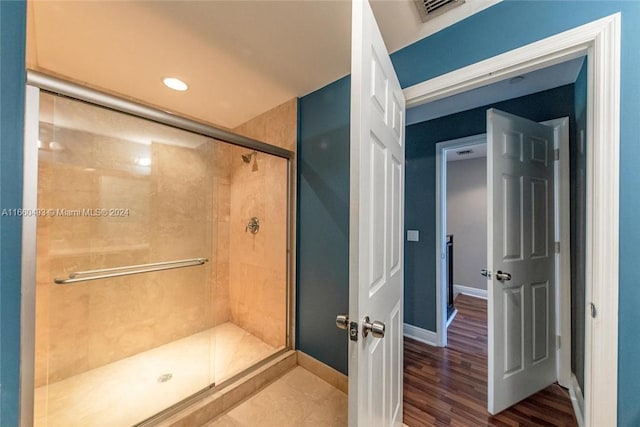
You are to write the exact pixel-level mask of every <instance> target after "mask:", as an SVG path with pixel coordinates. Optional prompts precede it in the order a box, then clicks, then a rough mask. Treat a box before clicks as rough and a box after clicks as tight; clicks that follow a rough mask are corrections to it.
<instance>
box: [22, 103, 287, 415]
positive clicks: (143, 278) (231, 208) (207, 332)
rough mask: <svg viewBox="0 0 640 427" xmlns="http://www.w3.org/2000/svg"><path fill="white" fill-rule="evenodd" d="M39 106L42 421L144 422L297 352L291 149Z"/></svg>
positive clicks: (100, 111) (38, 378) (98, 110)
mask: <svg viewBox="0 0 640 427" xmlns="http://www.w3.org/2000/svg"><path fill="white" fill-rule="evenodd" d="M38 110H39V111H38V127H39V129H38V150H37V151H38V158H37V212H38V213H39V214H38V216H37V218H36V220H35V235H36V240H35V241H36V243H35V255H36V263H35V264H36V271H35V277H36V280H35V294H36V298H35V361H34V383H35V384H34V411H33V415H34V424H35V425H36V426H88V425H90V426H130V425H135V424H138V423H141V422H144V421H145V420H148V419H149V418H151V417H154V416H156V414H158V413H161V412H163V411H165V410H166V409H167V408H170V407H172V406H173V405H176V404H177V403H179V402H182V401H184V400H185V399H189V398H191V397H193V396H194V395H198V394H199V393H206V392H207V390H211V389H214V388H215V387H216V386H218V385H220V384H222V383H224V382H225V381H228V380H229V379H231V378H234V377H236V376H238V375H239V374H242V373H246V372H248V371H250V370H251V369H252V368H253V367H255V366H256V365H257V364H259V363H261V362H262V361H264V360H266V359H268V358H270V357H273V356H274V355H277V354H279V353H281V352H283V351H284V350H286V349H288V348H289V343H288V336H289V334H288V333H287V331H288V315H287V313H288V311H289V304H288V298H289V291H288V289H289V285H288V281H289V273H288V271H289V268H290V263H289V260H288V251H287V248H288V239H289V235H290V233H289V231H288V230H289V227H290V216H291V215H290V212H289V206H290V204H289V167H290V165H289V163H290V155H287V154H286V153H288V152H286V150H275V149H274V150H272V151H273V152H271V153H270V152H269V151H268V150H267V151H260V150H258V149H257V148H255V147H250V148H249V149H248V148H247V146H246V145H245V146H243V145H238V144H233V143H229V142H225V141H223V140H221V139H214V138H212V137H210V136H206V135H204V134H202V133H196V132H191V131H186V130H183V129H179V128H177V127H173V126H168V125H165V124H161V123H158V121H150V120H148V119H144V118H140V117H136V116H133V115H129V114H125V113H122V112H118V111H114V110H113V109H109V108H104V107H101V106H97V105H94V104H91V103H87V102H83V101H78V100H75V99H72V98H69V97H64V96H58V95H55V94H53V93H49V92H45V91H40V95H39V107H38ZM246 140H247V139H246V138H245V139H242V138H240V139H239V141H240V143H244V142H246ZM265 147H266V144H265ZM267 148H268V147H267ZM248 150H249V151H248ZM274 153H275V154H274ZM248 224H250V225H251V224H252V225H251V229H250V230H249V228H250V227H249V225H248ZM254 230H255V232H254Z"/></svg>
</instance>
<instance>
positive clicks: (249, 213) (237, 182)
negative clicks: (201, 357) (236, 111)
mask: <svg viewBox="0 0 640 427" xmlns="http://www.w3.org/2000/svg"><path fill="white" fill-rule="evenodd" d="M235 131H236V132H238V133H240V134H243V135H245V136H248V137H251V138H255V139H258V140H261V141H264V142H267V143H269V144H272V145H276V146H279V147H283V148H286V149H289V150H292V151H293V150H295V147H296V138H297V100H296V99H293V100H291V101H289V102H287V103H285V104H282V105H281V106H279V107H276V108H274V109H273V110H271V111H268V112H267V113H265V114H263V115H261V116H258V117H256V118H255V119H253V120H251V121H249V122H247V123H245V124H243V125H241V126H240V127H238V128H236V129H235ZM249 152H250V150H247V149H243V148H240V147H233V148H231V161H230V165H231V174H230V200H231V204H230V209H231V211H230V218H231V220H230V223H229V227H230V233H229V251H230V260H231V262H230V269H229V274H230V275H229V306H230V311H231V313H230V315H231V320H232V321H233V322H234V323H236V324H237V325H239V326H241V327H242V328H244V329H246V330H247V331H249V332H251V333H252V334H253V335H255V336H257V337H258V338H260V339H261V340H263V341H264V342H266V343H267V344H269V345H271V346H273V347H276V348H278V347H282V346H284V345H285V339H286V330H285V328H286V280H287V264H286V244H287V242H286V236H287V228H286V226H287V223H286V218H287V186H286V181H285V178H286V176H287V162H286V161H284V160H283V159H280V158H277V157H273V156H268V155H264V154H260V153H258V154H257V156H256V158H255V162H256V163H257V170H255V171H254V170H253V169H254V167H253V160H252V163H249V164H248V163H245V162H243V160H242V158H241V155H242V154H247V153H249ZM252 217H257V218H258V219H259V220H260V231H259V232H258V233H257V234H251V233H250V232H247V231H246V226H247V223H248V222H249V220H250V219H251V218H252ZM221 236H222V235H221Z"/></svg>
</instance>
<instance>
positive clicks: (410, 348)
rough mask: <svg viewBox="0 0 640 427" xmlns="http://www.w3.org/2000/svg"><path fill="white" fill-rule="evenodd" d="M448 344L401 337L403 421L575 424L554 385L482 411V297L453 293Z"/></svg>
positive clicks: (415, 426)
mask: <svg viewBox="0 0 640 427" xmlns="http://www.w3.org/2000/svg"><path fill="white" fill-rule="evenodd" d="M455 307H456V309H457V310H458V314H457V316H456V318H455V319H454V320H453V322H452V323H451V325H450V326H449V329H448V346H447V347H445V348H440V347H432V346H429V345H426V344H423V343H421V342H418V341H415V340H412V339H407V338H405V340H404V422H405V423H406V424H407V425H409V426H411V427H422V426H425V427H426V426H465V427H466V426H531V427H533V426H554V427H560V426H562V427H569V426H577V421H576V419H575V416H574V415H573V409H572V407H571V401H570V399H569V394H568V392H567V391H566V390H565V389H563V388H562V387H560V386H559V385H557V384H554V385H552V386H549V387H547V388H546V389H544V390H542V391H540V392H539V393H537V394H535V395H534V396H531V397H530V398H528V399H525V400H524V401H522V402H520V403H518V404H517V405H514V406H513V407H511V408H509V409H507V410H505V411H503V412H501V413H500V414H498V415H497V416H491V415H490V414H489V413H488V412H487V302H486V300H483V299H479V298H474V297H470V296H467V295H462V294H461V295H458V297H457V298H456V300H455Z"/></svg>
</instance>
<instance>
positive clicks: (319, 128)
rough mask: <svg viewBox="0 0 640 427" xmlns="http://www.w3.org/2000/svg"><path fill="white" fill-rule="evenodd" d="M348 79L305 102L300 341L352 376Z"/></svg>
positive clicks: (301, 116) (313, 353)
mask: <svg viewBox="0 0 640 427" xmlns="http://www.w3.org/2000/svg"><path fill="white" fill-rule="evenodd" d="M350 82H351V81H350V78H349V77H345V78H343V79H340V80H338V81H337V82H334V83H333V84H331V85H329V86H326V87H324V88H322V89H320V90H318V91H316V92H313V93H311V94H309V95H307V96H305V97H303V98H301V99H300V102H299V104H298V105H299V116H298V117H299V129H300V136H299V138H298V264H297V269H296V271H297V275H298V280H297V291H296V298H297V309H298V316H297V319H296V334H297V335H296V338H297V339H296V343H297V347H298V348H299V349H300V350H302V351H304V352H305V353H307V354H309V355H311V356H313V357H315V358H316V359H318V360H321V361H322V362H324V363H326V364H328V365H330V366H333V367H334V368H336V369H338V370H340V371H342V372H344V373H345V374H346V373H347V348H348V347H347V343H348V341H347V334H346V333H345V331H341V330H339V329H338V328H336V327H335V326H334V325H335V319H336V315H337V314H341V313H348V312H349V132H350V128H349V120H350V117H349V112H350V103H351V95H350V90H351V89H350V87H351V85H350Z"/></svg>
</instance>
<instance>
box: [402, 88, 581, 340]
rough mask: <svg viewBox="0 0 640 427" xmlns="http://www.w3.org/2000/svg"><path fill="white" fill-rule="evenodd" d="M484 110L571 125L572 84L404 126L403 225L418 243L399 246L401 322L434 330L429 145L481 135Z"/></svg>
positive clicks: (432, 160) (433, 187)
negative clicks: (565, 120)
mask: <svg viewBox="0 0 640 427" xmlns="http://www.w3.org/2000/svg"><path fill="white" fill-rule="evenodd" d="M489 108H497V109H499V110H502V111H506V112H508V113H511V114H516V115H518V116H521V117H525V118H528V119H530V120H533V121H536V122H541V121H545V120H551V119H557V118H560V117H569V121H570V127H571V129H573V128H574V127H575V122H574V94H573V85H566V86H562V87H559V88H556V89H551V90H547V91H544V92H539V93H536V94H532V95H527V96H523V97H520V98H516V99H512V100H508V101H503V102H498V103H495V104H490V105H486V106H483V107H479V108H474V109H473V110H468V111H463V112H461V113H457V114H452V115H449V116H445V117H440V118H438V119H434V120H429V121H426V122H422V123H416V124H414V125H411V126H407V130H406V134H405V135H406V152H405V156H406V168H405V228H407V229H411V230H419V231H420V241H419V242H407V241H405V244H404V249H405V252H404V253H405V258H404V268H405V270H404V321H405V322H406V323H409V324H411V325H414V326H418V327H420V328H423V329H427V330H430V331H435V330H436V250H435V248H436V218H435V203H436V194H435V193H436V157H435V155H436V151H435V144H436V143H437V142H442V141H448V140H451V139H457V138H463V137H466V136H472V135H478V134H482V133H486V131H487V109H489ZM571 139H572V138H571ZM478 274H480V272H478Z"/></svg>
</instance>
